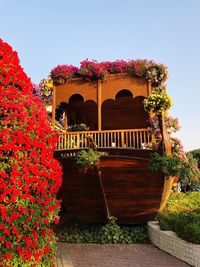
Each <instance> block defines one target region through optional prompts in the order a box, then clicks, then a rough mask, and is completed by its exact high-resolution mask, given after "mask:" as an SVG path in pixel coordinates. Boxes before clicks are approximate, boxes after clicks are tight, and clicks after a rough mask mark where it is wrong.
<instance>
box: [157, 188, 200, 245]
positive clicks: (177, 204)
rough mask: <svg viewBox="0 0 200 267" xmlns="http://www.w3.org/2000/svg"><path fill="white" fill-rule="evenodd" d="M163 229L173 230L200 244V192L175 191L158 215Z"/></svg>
mask: <svg viewBox="0 0 200 267" xmlns="http://www.w3.org/2000/svg"><path fill="white" fill-rule="evenodd" d="M156 218H157V220H158V221H159V224H160V227H161V229H162V230H171V231H174V232H176V233H177V235H178V236H179V237H180V238H182V239H184V240H186V241H188V242H191V243H195V244H200V193H199V192H188V193H186V194H184V193H173V194H172V195H171V197H170V199H169V202H168V203H167V205H166V207H165V209H164V211H163V212H161V213H159V214H158V215H157V217H156Z"/></svg>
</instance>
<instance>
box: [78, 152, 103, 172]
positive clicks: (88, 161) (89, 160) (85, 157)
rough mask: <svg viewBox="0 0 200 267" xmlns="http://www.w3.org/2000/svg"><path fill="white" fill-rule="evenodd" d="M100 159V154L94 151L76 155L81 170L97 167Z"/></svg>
mask: <svg viewBox="0 0 200 267" xmlns="http://www.w3.org/2000/svg"><path fill="white" fill-rule="evenodd" d="M99 158H100V153H99V152H97V151H94V150H93V149H88V150H87V151H86V150H81V151H79V152H78V153H77V154H76V158H75V161H76V164H77V166H78V167H79V168H86V167H89V166H96V165H97V163H98V160H99Z"/></svg>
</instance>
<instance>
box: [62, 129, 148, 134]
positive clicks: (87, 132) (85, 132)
mask: <svg viewBox="0 0 200 267" xmlns="http://www.w3.org/2000/svg"><path fill="white" fill-rule="evenodd" d="M140 131H148V128H140V129H119V130H96V131H62V132H60V133H59V134H93V133H117V132H121V133H122V132H140Z"/></svg>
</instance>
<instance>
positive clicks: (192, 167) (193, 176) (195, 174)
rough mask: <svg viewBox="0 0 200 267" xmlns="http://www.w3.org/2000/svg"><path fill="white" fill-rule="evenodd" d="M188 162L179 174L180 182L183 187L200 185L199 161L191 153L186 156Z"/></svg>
mask: <svg viewBox="0 0 200 267" xmlns="http://www.w3.org/2000/svg"><path fill="white" fill-rule="evenodd" d="M186 156H187V159H188V161H187V162H185V163H184V165H183V167H182V168H181V171H180V173H179V180H180V182H181V185H182V186H186V185H187V184H191V185H192V186H199V185H200V170H199V168H198V162H197V159H195V158H194V157H193V155H192V154H191V153H187V154H186Z"/></svg>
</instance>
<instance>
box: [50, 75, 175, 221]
mask: <svg viewBox="0 0 200 267" xmlns="http://www.w3.org/2000/svg"><path fill="white" fill-rule="evenodd" d="M151 91H152V89H151V82H150V80H148V79H145V78H141V77H137V76H134V75H132V74H128V73H123V74H111V75H109V76H108V77H107V79H106V81H102V80H100V79H98V80H96V81H90V82H88V81H84V80H82V79H81V78H75V79H72V80H71V81H69V82H67V83H65V84H62V85H54V87H53V104H52V126H53V127H56V116H57V114H56V110H57V109H58V107H61V108H62V109H63V110H64V114H65V116H64V124H65V127H64V128H63V129H62V130H60V131H59V140H58V145H57V150H56V151H55V157H56V158H57V159H58V160H59V161H60V163H61V164H62V167H63V183H62V186H61V188H60V192H59V195H58V197H59V198H61V199H62V203H63V206H64V207H65V209H66V211H67V212H68V213H69V215H70V217H74V218H77V219H79V220H80V221H85V222H95V223H96V222H98V223H103V222H106V220H107V219H108V217H109V216H115V217H117V219H118V223H120V224H140V223H145V222H147V221H148V220H151V219H153V218H154V217H155V215H156V214H157V212H158V211H159V210H162V209H163V207H164V205H165V203H166V201H167V199H168V197H169V194H170V191H171V186H172V183H173V179H172V178H169V177H164V175H163V173H161V172H158V173H153V172H151V171H150V170H149V160H150V157H151V153H152V152H153V151H154V150H155V149H156V148H158V145H159V147H160V149H163V150H165V152H166V153H168V154H170V149H171V148H170V143H169V140H168V135H167V132H166V129H165V125H164V124H163V119H162V116H161V118H160V123H161V134H162V139H161V140H156V137H155V136H154V134H153V132H152V131H150V130H149V125H148V116H149V114H148V113H147V112H146V111H145V109H144V104H143V100H144V99H145V98H147V97H148V96H149V95H150V94H151ZM71 124H76V125H80V124H85V125H86V126H87V127H88V129H87V130H86V131H68V130H67V125H71ZM88 137H89V138H88ZM91 139H92V140H93V144H95V147H96V149H97V150H98V151H99V152H100V153H101V159H100V166H99V169H98V170H97V169H96V168H91V169H89V170H88V171H87V173H84V172H80V170H79V169H78V168H77V166H76V164H75V160H74V159H75V157H76V153H77V152H78V151H80V150H83V149H86V150H87V149H88V148H89V147H90V146H91V143H90V142H89V140H91Z"/></svg>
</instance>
